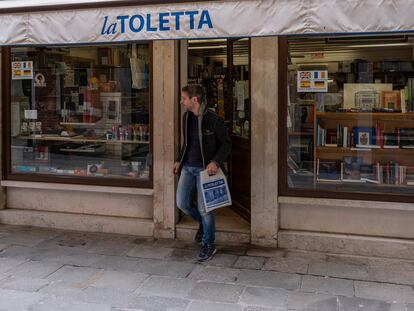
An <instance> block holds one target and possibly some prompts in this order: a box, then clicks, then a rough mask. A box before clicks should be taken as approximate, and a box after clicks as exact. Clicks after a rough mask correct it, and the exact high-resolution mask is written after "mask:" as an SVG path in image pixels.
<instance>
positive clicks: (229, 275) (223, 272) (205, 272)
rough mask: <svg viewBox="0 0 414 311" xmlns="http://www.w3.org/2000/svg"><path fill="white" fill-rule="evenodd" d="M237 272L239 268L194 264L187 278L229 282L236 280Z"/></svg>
mask: <svg viewBox="0 0 414 311" xmlns="http://www.w3.org/2000/svg"><path fill="white" fill-rule="evenodd" d="M239 273H240V270H237V269H231V268H220V267H208V266H207V267H206V266H201V265H196V266H195V268H194V270H193V271H192V272H191V274H190V275H189V276H188V278H189V279H192V280H199V281H210V282H223V283H231V282H235V281H236V279H237V277H238V275H239Z"/></svg>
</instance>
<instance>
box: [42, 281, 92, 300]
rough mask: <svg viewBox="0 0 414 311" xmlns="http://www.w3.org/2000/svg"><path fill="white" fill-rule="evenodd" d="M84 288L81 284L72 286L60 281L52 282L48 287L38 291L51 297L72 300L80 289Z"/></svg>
mask: <svg viewBox="0 0 414 311" xmlns="http://www.w3.org/2000/svg"><path fill="white" fill-rule="evenodd" d="M84 288H85V287H84V286H83V285H82V284H73V283H67V282H62V281H52V282H50V283H49V285H48V286H46V287H43V288H42V289H40V290H39V293H42V294H45V295H47V296H52V297H60V298H62V297H63V298H65V299H71V300H74V299H75V298H74V297H76V295H78V294H79V293H80V292H81V291H82V289H84Z"/></svg>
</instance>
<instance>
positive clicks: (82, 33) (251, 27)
mask: <svg viewBox="0 0 414 311" xmlns="http://www.w3.org/2000/svg"><path fill="white" fill-rule="evenodd" d="M33 2H34V1H0V29H1V31H0V45H61V44H87V43H108V42H127V41H135V40H158V39H197V38H223V37H255V36H273V35H303V34H308V35H311V34H338V33H347V34H349V33H384V32H412V31H414V18H413V17H414V0H364V1H361V0H306V1H305V0H239V1H208V2H207V1H205V2H182V3H173V4H171V3H169V4H163V3H161V4H160V3H158V4H153V5H139V4H138V5H135V6H130V5H128V6H121V7H114V6H113V3H114V2H116V1H111V0H107V1H100V4H101V7H96V3H95V7H94V8H92V7H91V8H84V7H83V8H80V9H70V10H69V9H64V10H54V11H53V10H47V11H46V10H44V11H36V10H35V11H33V7H32V8H31V9H30V11H31V12H25V11H24V8H25V7H29V6H30V5H31V4H32V3H33ZM36 2H37V1H36ZM93 2H97V1H93V0H91V1H82V0H72V1H69V4H73V5H74V7H76V5H79V3H83V4H85V3H93ZM109 2H111V4H112V5H111V7H107V5H106V4H108V3H109ZM148 2H149V1H145V3H148ZM158 2H160V1H158ZM166 2H171V1H166ZM177 2H178V0H177ZM13 3H15V4H14V5H13ZM62 3H63V2H62V1H51V0H42V1H41V2H37V4H38V5H39V4H43V5H52V6H53V5H58V4H62ZM120 3H122V1H120ZM137 3H139V1H137ZM65 4H66V5H67V4H68V2H67V1H65ZM13 8H18V10H16V13H10V10H11V9H13ZM40 9H41V8H40ZM1 12H8V13H1Z"/></svg>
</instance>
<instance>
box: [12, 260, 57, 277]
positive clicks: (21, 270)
mask: <svg viewBox="0 0 414 311" xmlns="http://www.w3.org/2000/svg"><path fill="white" fill-rule="evenodd" d="M61 267H62V265H61V264H57V263H52V262H42V261H27V262H25V263H23V264H21V265H19V266H18V267H15V268H13V269H11V270H9V271H8V272H7V275H13V276H15V277H27V278H29V277H31V278H39V279H41V278H45V277H47V276H48V275H50V274H52V273H53V272H55V271H57V270H58V269H59V268H61Z"/></svg>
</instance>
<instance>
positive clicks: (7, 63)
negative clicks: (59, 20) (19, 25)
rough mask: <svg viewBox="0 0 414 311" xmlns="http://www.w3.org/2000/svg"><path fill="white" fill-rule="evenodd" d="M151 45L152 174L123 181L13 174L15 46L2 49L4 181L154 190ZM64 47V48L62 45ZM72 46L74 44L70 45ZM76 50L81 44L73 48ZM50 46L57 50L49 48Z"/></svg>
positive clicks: (151, 116)
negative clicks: (13, 49)
mask: <svg viewBox="0 0 414 311" xmlns="http://www.w3.org/2000/svg"><path fill="white" fill-rule="evenodd" d="M145 43H148V48H149V57H150V73H149V105H150V107H149V114H150V117H149V123H150V124H149V131H150V140H149V147H150V148H149V149H150V158H151V162H152V163H151V165H150V174H149V178H148V179H147V180H138V179H132V178H131V179H126V178H125V179H123V178H106V177H88V176H85V177H83V176H70V175H54V174H53V175H52V174H36V173H34V174H27V173H21V174H19V173H13V172H12V171H11V160H12V159H11V136H10V135H11V89H10V88H11V48H12V47H13V46H7V47H2V49H1V53H2V57H1V66H2V75H1V79H2V82H1V90H2V97H1V98H2V108H1V112H2V118H1V120H2V124H3V126H2V128H3V131H2V144H1V145H2V146H1V147H2V152H1V154H2V179H3V180H10V181H28V182H44V183H61V184H79V185H91V186H112V187H133V188H146V189H152V188H153V181H154V163H153V151H154V148H153V137H154V114H153V81H154V76H153V72H154V63H153V43H152V41H148V42H145ZM108 45H117V44H116V43H113V44H111V43H109V44H104V45H102V44H99V45H97V46H108ZM60 46H61V45H60ZM71 46H72V45H71ZM73 46H74V47H77V46H82V45H75V44H74V45H73ZM48 47H54V46H53V45H50V46H49V45H48Z"/></svg>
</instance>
